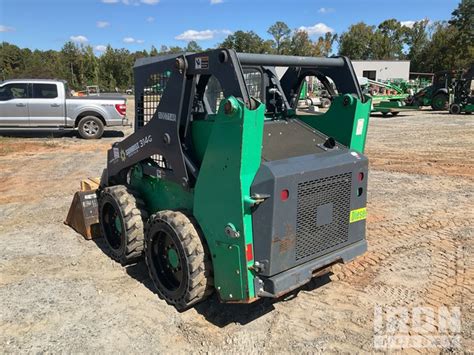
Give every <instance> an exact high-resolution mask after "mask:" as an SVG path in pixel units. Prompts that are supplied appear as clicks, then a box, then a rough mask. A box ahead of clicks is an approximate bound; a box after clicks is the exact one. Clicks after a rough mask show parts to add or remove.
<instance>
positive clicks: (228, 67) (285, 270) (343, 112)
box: [98, 49, 371, 310]
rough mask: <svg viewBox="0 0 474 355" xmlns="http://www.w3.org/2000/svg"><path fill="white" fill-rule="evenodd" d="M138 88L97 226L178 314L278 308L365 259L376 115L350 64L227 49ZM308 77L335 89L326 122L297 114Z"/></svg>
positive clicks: (173, 57) (148, 77)
mask: <svg viewBox="0 0 474 355" xmlns="http://www.w3.org/2000/svg"><path fill="white" fill-rule="evenodd" d="M276 67H285V68H286V71H285V73H284V74H283V75H282V76H281V77H279V76H278V75H277V73H276V71H275V68H276ZM167 73H168V74H167ZM134 76H135V90H134V91H135V105H136V106H135V111H136V116H135V132H134V133H133V134H132V135H130V136H129V137H127V138H125V139H124V140H122V141H121V142H117V143H115V144H113V146H112V148H111V149H110V150H109V151H108V155H107V168H106V169H105V170H104V172H103V174H102V178H101V185H100V188H99V190H98V196H99V198H98V199H99V201H98V202H99V203H98V204H99V208H98V209H99V211H98V212H99V221H100V225H101V231H102V235H103V236H104V237H105V240H106V243H107V245H108V248H109V252H110V255H111V256H112V257H113V258H114V259H115V260H117V261H119V262H120V263H122V264H124V265H126V264H129V263H134V262H137V261H139V260H141V259H142V258H143V257H144V258H145V261H146V264H147V267H148V271H149V274H150V277H151V279H152V281H153V283H154V285H155V287H156V290H157V292H158V294H159V296H160V297H161V298H163V299H164V300H166V301H167V302H168V303H169V304H172V305H174V306H175V307H176V308H177V309H179V310H184V309H186V308H188V307H190V306H192V305H194V304H196V303H197V302H200V301H202V300H204V299H205V298H206V297H207V296H208V295H210V294H211V293H216V294H217V296H218V298H219V299H220V300H221V301H222V302H237V303H249V302H253V301H255V300H257V299H260V298H263V297H270V298H278V297H280V296H282V295H284V294H286V293H288V292H290V291H292V290H294V289H296V288H298V287H300V286H302V285H304V284H306V283H307V282H309V281H310V280H311V278H313V277H314V276H315V275H320V274H321V273H324V272H328V271H329V270H330V267H331V266H332V265H334V264H335V263H340V262H347V261H349V260H352V259H354V258H355V257H357V256H359V255H361V254H363V253H364V252H365V251H366V250H367V243H366V239H365V227H366V215H367V213H366V202H367V178H368V161H367V158H366V157H365V156H364V155H363V151H364V146H365V139H366V134H367V127H368V120H369V113H370V105H371V102H370V99H368V98H367V97H365V96H363V94H362V92H361V90H360V87H359V85H358V82H357V78H356V77H355V74H354V70H353V68H352V65H351V62H350V61H349V60H348V59H347V58H345V57H336V58H311V57H290V56H277V55H263V54H244V53H236V52H234V51H233V50H227V49H218V50H211V51H207V52H203V53H194V54H186V53H183V54H170V55H166V56H161V57H150V58H142V59H139V60H137V62H136V64H135V67H134ZM308 76H318V78H320V79H321V80H322V81H326V82H327V79H326V80H325V78H326V77H329V78H331V80H332V83H334V85H335V86H336V87H337V92H338V96H335V97H334V98H333V101H332V104H331V106H330V108H329V109H328V111H327V112H326V113H324V114H304V113H301V112H299V111H298V109H297V104H298V100H299V97H300V92H301V88H302V86H303V82H304V80H305V78H306V77H308ZM157 83H159V84H160V90H162V94H161V95H156V94H154V91H155V90H154V89H153V88H154V87H155V86H156V84H157Z"/></svg>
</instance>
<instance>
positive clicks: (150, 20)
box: [146, 16, 155, 23]
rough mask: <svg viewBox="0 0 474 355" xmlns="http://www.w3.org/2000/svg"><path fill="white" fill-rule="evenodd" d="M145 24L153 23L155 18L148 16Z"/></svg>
mask: <svg viewBox="0 0 474 355" xmlns="http://www.w3.org/2000/svg"><path fill="white" fill-rule="evenodd" d="M146 22H149V23H151V22H155V18H154V17H153V16H149V17H147V18H146Z"/></svg>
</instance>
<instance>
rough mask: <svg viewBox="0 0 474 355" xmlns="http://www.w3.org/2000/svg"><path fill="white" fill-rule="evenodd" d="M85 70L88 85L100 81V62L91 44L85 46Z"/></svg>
mask: <svg viewBox="0 0 474 355" xmlns="http://www.w3.org/2000/svg"><path fill="white" fill-rule="evenodd" d="M82 55H83V58H84V59H83V72H84V79H85V80H84V81H85V84H86V85H97V84H98V83H99V62H98V60H97V57H96V56H95V54H94V49H93V48H92V47H91V46H86V47H84V48H83V54H82Z"/></svg>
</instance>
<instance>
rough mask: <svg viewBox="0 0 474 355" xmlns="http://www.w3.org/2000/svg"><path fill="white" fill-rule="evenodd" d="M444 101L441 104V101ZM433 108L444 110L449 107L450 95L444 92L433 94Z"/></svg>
mask: <svg viewBox="0 0 474 355" xmlns="http://www.w3.org/2000/svg"><path fill="white" fill-rule="evenodd" d="M441 100H442V102H443V104H440V102H441ZM431 108H432V109H433V110H434V111H444V110H447V109H448V95H446V94H444V93H439V94H436V95H435V96H433V98H432V99H431Z"/></svg>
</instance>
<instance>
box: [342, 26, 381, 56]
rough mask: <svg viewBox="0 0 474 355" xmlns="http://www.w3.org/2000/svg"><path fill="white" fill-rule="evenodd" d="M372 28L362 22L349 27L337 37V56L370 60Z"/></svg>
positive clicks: (372, 37)
mask: <svg viewBox="0 0 474 355" xmlns="http://www.w3.org/2000/svg"><path fill="white" fill-rule="evenodd" d="M373 39H374V26H369V25H367V24H365V23H364V22H359V23H356V24H355V25H351V26H350V27H349V29H348V30H347V31H346V32H343V33H342V34H341V35H340V36H339V54H340V55H344V56H347V57H349V58H350V59H364V60H367V59H372V57H373V55H372V43H373Z"/></svg>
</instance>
